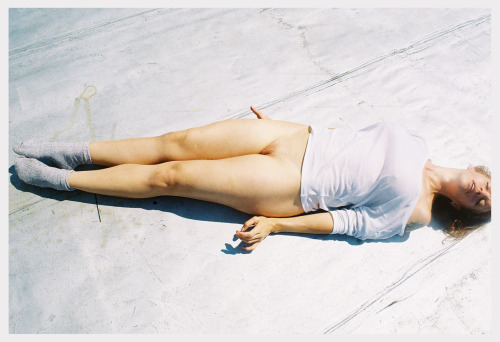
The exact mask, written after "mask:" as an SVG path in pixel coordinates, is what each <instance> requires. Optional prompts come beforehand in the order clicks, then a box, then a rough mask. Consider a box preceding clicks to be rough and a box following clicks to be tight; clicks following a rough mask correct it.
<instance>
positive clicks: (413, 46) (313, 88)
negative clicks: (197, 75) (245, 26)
mask: <svg viewBox="0 0 500 342" xmlns="http://www.w3.org/2000/svg"><path fill="white" fill-rule="evenodd" d="M490 18H491V15H490V14H488V15H483V16H480V17H478V18H476V19H472V20H468V21H466V22H463V23H460V24H458V25H455V26H448V27H446V28H444V29H442V30H439V31H435V32H433V33H431V34H429V35H427V36H425V37H422V38H420V39H418V40H416V41H414V42H413V43H410V45H408V46H406V47H403V48H400V49H395V50H392V51H390V52H388V53H386V54H383V55H380V56H377V57H375V58H373V59H370V60H369V61H367V62H365V63H363V64H361V65H359V66H357V67H354V68H352V69H350V70H347V71H345V72H343V73H341V74H338V75H335V76H332V77H330V78H328V79H326V80H322V81H319V82H315V83H312V84H310V85H308V86H306V87H304V88H303V89H299V90H296V91H293V92H291V93H288V94H286V95H284V96H282V97H280V98H278V99H275V100H271V101H269V102H266V103H263V104H261V105H258V106H255V108H257V109H266V108H269V107H271V106H274V105H276V104H278V103H280V102H285V101H287V100H290V99H293V98H295V97H297V96H300V95H309V94H313V93H316V92H319V91H322V90H325V89H326V88H329V87H332V86H334V85H335V84H338V83H340V82H343V81H345V80H347V79H350V78H353V77H358V76H360V75H362V74H363V73H366V72H369V71H371V70H373V69H375V68H376V67H377V65H378V64H379V63H381V62H384V61H386V60H387V59H390V58H391V57H394V56H399V57H406V56H408V55H410V54H412V53H414V52H415V51H419V50H423V49H426V48H429V47H430V46H432V45H434V44H436V40H437V39H438V38H441V37H445V36H448V35H453V33H454V32H456V31H459V30H462V29H466V28H467V29H468V28H471V27H475V26H478V25H480V24H482V23H484V22H487V21H489V20H490ZM247 115H252V112H251V111H250V110H249V109H247V110H244V111H241V112H238V113H235V114H230V115H227V116H224V117H222V118H221V119H223V120H224V119H238V118H242V117H245V116H247Z"/></svg>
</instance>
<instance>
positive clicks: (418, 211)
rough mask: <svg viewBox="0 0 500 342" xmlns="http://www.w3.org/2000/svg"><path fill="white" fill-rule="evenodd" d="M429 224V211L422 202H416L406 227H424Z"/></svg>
mask: <svg viewBox="0 0 500 342" xmlns="http://www.w3.org/2000/svg"><path fill="white" fill-rule="evenodd" d="M430 222H431V209H430V208H429V206H428V205H427V203H425V202H424V201H420V200H419V201H418V202H417V205H416V206H415V208H414V209H413V212H412V214H411V216H410V219H409V220H408V223H407V225H406V226H407V227H408V226H410V225H411V226H412V227H417V226H418V227H424V226H427V225H428V224H429V223H430Z"/></svg>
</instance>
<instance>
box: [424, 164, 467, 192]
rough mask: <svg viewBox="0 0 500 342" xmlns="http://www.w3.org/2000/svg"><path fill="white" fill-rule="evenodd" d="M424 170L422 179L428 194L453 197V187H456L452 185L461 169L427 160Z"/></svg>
mask: <svg viewBox="0 0 500 342" xmlns="http://www.w3.org/2000/svg"><path fill="white" fill-rule="evenodd" d="M424 170H425V172H424V179H425V181H426V184H427V187H428V189H429V195H430V196H431V197H432V198H434V197H435V196H436V195H443V196H446V197H448V198H452V197H453V195H454V189H456V186H454V185H455V184H456V181H457V179H458V176H459V175H460V173H461V172H462V170H461V169H455V168H449V167H442V166H438V165H434V164H432V163H431V162H430V161H428V162H427V164H425V169H424Z"/></svg>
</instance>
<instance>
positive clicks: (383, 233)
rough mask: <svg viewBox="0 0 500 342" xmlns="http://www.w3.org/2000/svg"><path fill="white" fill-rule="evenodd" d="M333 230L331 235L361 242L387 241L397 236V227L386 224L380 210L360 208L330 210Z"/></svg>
mask: <svg viewBox="0 0 500 342" xmlns="http://www.w3.org/2000/svg"><path fill="white" fill-rule="evenodd" d="M330 214H331V215H332V218H333V230H332V232H331V234H346V235H350V236H354V237H356V238H358V239H361V240H366V239H387V238H390V237H391V236H394V235H396V234H398V232H399V230H400V229H398V227H391V225H390V224H388V222H386V219H385V215H384V214H383V212H381V210H380V208H371V207H367V206H360V207H356V208H344V209H336V210H331V211H330Z"/></svg>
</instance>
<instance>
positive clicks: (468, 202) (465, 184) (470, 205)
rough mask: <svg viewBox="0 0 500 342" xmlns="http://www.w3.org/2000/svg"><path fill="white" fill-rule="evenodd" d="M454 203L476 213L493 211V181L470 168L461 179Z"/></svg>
mask: <svg viewBox="0 0 500 342" xmlns="http://www.w3.org/2000/svg"><path fill="white" fill-rule="evenodd" d="M453 202H455V203H456V204H458V205H459V206H461V207H465V208H467V209H470V210H472V211H475V212H481V213H484V212H488V211H490V210H491V180H490V179H489V178H488V177H486V176H484V175H483V174H481V173H479V172H477V171H475V170H474V168H473V167H472V166H470V167H468V168H467V169H466V170H464V172H463V173H462V175H461V176H460V178H459V181H458V189H456V196H455V198H454V199H453Z"/></svg>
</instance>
